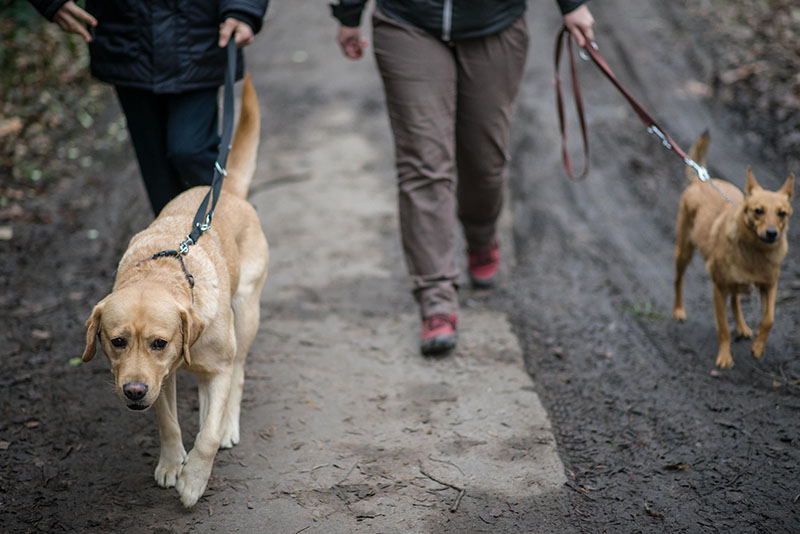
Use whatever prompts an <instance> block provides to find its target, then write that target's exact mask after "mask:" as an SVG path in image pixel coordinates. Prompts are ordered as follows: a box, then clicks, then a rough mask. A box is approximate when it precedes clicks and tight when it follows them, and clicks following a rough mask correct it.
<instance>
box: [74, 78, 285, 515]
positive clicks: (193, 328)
mask: <svg viewBox="0 0 800 534" xmlns="http://www.w3.org/2000/svg"><path fill="white" fill-rule="evenodd" d="M259 129H260V114H259V109H258V99H257V97H256V93H255V90H254V89H253V85H252V84H251V82H250V78H249V76H248V77H247V78H246V79H245V81H244V85H243V87H242V111H241V115H240V118H239V125H238V127H237V130H236V135H235V137H234V141H233V147H232V149H231V152H230V155H229V159H228V176H227V177H226V178H225V180H224V182H223V188H222V193H221V195H220V198H219V203H218V204H217V208H216V211H215V213H214V220H213V223H212V226H211V228H210V229H209V230H208V231H207V232H206V233H205V234H204V235H203V236H202V238H201V239H199V240H198V242H197V244H195V245H194V246H192V247H190V250H189V253H188V254H187V255H186V256H185V260H184V263H185V269H184V264H182V262H181V261H179V260H178V258H176V257H169V256H167V257H160V258H156V259H152V258H151V257H152V256H153V255H154V254H156V253H158V252H160V251H163V250H168V249H175V248H177V247H178V245H179V244H180V243H181V242H182V241H183V240H184V239H185V236H186V234H187V232H188V231H189V230H190V229H191V225H192V220H193V218H194V214H195V211H196V210H197V208H198V206H199V205H200V202H201V200H202V199H203V197H204V196H205V194H206V192H207V191H208V187H196V188H194V189H190V190H189V191H186V192H184V193H182V194H181V195H179V196H177V197H176V198H175V199H174V200H172V201H171V202H170V203H169V204H168V205H167V206H166V207H164V209H163V210H162V211H161V213H160V214H159V216H158V218H156V220H155V221H153V223H152V224H151V225H150V226H149V227H147V228H146V229H145V230H143V231H142V232H139V233H138V234H136V235H135V236H134V237H133V238H132V239H131V241H130V243H129V245H128V249H127V250H126V251H125V254H124V255H123V257H122V259H121V260H120V263H119V266H118V268H117V276H116V280H115V282H114V288H113V291H112V292H111V294H109V295H108V296H107V297H105V298H104V299H103V300H101V301H100V302H99V303H98V304H97V306H95V308H94V311H93V312H92V315H91V316H90V317H89V319H88V320H87V321H86V348H85V350H84V353H83V361H86V362H88V361H89V360H91V359H92V358H93V357H94V354H95V341H96V340H97V339H99V341H100V344H101V345H102V347H103V351H104V352H105V354H106V355H107V356H108V359H109V360H110V362H111V372H112V374H113V375H114V384H115V388H116V392H117V395H118V396H119V398H120V399H121V400H122V401H123V402H124V403H125V404H126V405H127V406H128V408H130V409H132V410H146V409H147V408H149V407H150V406H152V405H154V404H155V407H156V414H157V415H158V430H159V435H160V438H161V454H160V457H159V460H158V465H157V466H156V470H155V478H156V481H157V482H158V484H159V485H160V486H162V487H165V488H168V487H172V486H175V488H176V489H177V490H178V493H179V494H180V498H181V501H182V502H183V504H184V505H185V506H186V507H190V506H193V505H194V504H195V503H196V502H197V500H198V499H199V498H200V496H201V495H202V494H203V492H204V491H205V488H206V484H207V482H208V477H209V476H210V474H211V467H212V465H213V462H214V456H215V455H216V453H217V449H218V448H219V447H223V448H228V447H232V446H233V445H235V444H236V443H238V442H239V406H240V403H241V399H242V386H243V384H244V361H245V357H246V356H247V351H248V350H249V349H250V345H251V344H252V343H253V339H254V338H255V336H256V331H257V330H258V324H259V300H260V296H261V289H262V287H263V286H264V281H265V280H266V277H267V265H268V262H269V252H268V248H267V241H266V239H265V237H264V234H263V232H262V230H261V224H260V223H259V220H258V216H257V215H256V212H255V210H254V209H253V207H252V206H251V205H250V204H249V203H248V202H247V201H246V200H245V197H246V195H247V188H248V186H249V184H250V181H251V179H252V176H253V173H254V171H255V162H256V153H257V149H258V142H259ZM211 171H212V169H209V173H210V172H211ZM190 275H191V276H190ZM191 278H193V283H192V280H191ZM192 286H193V287H192ZM180 368H183V369H186V370H188V371H190V372H192V373H194V374H196V375H197V376H198V390H199V397H200V430H199V432H198V434H197V437H196V439H195V442H194V447H193V448H192V450H191V451H189V453H188V454H186V450H185V449H184V447H183V442H182V440H181V430H180V426H179V425H178V417H177V407H176V390H175V372H176V371H177V370H178V369H180Z"/></svg>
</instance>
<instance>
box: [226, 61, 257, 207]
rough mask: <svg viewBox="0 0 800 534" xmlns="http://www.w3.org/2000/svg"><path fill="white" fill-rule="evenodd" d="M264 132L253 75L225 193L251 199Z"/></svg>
mask: <svg viewBox="0 0 800 534" xmlns="http://www.w3.org/2000/svg"><path fill="white" fill-rule="evenodd" d="M260 132H261V112H260V110H259V107H258V96H257V95H256V90H255V88H254V87H253V82H251V81H250V73H247V75H246V76H245V78H244V83H243V84H242V110H241V112H240V113H239V124H238V125H237V126H236V133H235V134H234V136H233V144H232V145H231V151H230V153H229V154H228V164H227V171H228V176H226V177H225V179H224V180H223V182H222V190H223V191H226V192H228V193H231V194H233V195H236V196H237V197H239V198H247V190H248V188H249V187H250V182H251V181H252V179H253V174H254V173H255V171H256V156H257V154H258V142H259V137H260Z"/></svg>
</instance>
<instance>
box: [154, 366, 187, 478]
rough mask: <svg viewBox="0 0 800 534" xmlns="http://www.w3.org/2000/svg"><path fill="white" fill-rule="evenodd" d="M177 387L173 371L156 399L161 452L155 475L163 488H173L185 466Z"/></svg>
mask: <svg viewBox="0 0 800 534" xmlns="http://www.w3.org/2000/svg"><path fill="white" fill-rule="evenodd" d="M175 389H176V388H175V373H172V374H170V375H169V376H168V377H167V378H166V379H165V380H164V383H163V385H162V386H161V394H160V395H159V396H158V399H156V415H157V416H158V434H159V438H160V440H161V454H160V455H159V457H158V465H157V466H156V472H155V477H156V482H157V483H158V485H159V486H161V487H162V488H171V487H172V486H174V485H175V482H176V481H177V479H178V476H179V475H180V474H181V469H182V468H183V459H184V458H185V457H186V449H184V448H183V440H182V438H181V427H180V425H179V424H178V407H177V403H176V392H175Z"/></svg>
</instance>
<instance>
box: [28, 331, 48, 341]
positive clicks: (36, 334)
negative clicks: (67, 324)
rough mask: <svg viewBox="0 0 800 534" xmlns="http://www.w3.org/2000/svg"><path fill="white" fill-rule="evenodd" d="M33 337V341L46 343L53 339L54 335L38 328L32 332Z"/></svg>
mask: <svg viewBox="0 0 800 534" xmlns="http://www.w3.org/2000/svg"><path fill="white" fill-rule="evenodd" d="M31 337H32V338H33V339H38V340H40V341H44V340H47V339H50V338H51V337H53V334H51V333H50V332H49V331H48V330H39V329H38V328H34V329H33V331H32V332H31Z"/></svg>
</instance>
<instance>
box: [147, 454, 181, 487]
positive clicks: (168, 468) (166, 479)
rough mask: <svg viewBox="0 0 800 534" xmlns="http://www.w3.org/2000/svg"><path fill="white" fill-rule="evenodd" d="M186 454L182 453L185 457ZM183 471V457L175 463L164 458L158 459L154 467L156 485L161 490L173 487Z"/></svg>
mask: <svg viewBox="0 0 800 534" xmlns="http://www.w3.org/2000/svg"><path fill="white" fill-rule="evenodd" d="M185 454H186V453H184V455H185ZM182 470H183V455H182V456H181V457H180V459H178V461H177V462H175V461H170V460H169V459H166V458H165V457H164V456H162V457H161V458H159V459H158V465H157V466H156V472H155V477H156V483H157V484H158V485H159V486H161V487H162V488H171V487H173V486H174V485H175V483H176V482H177V480H178V477H179V476H180V474H181V471H182Z"/></svg>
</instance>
